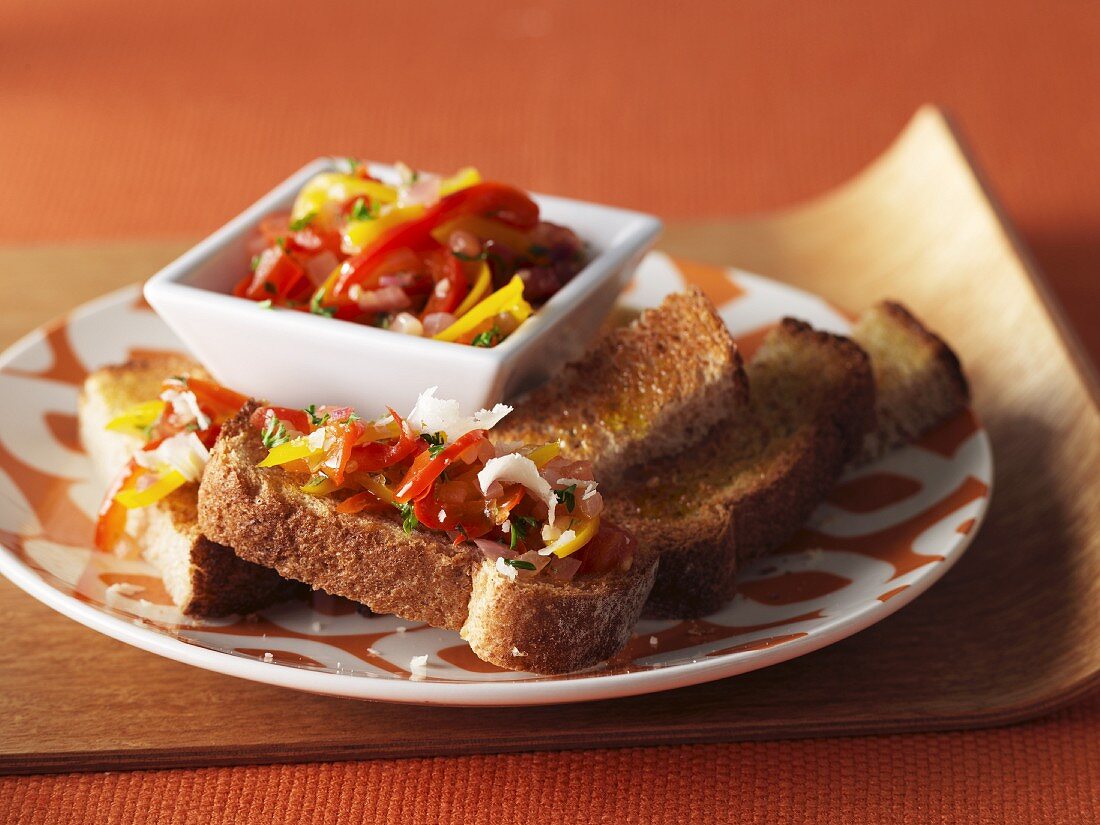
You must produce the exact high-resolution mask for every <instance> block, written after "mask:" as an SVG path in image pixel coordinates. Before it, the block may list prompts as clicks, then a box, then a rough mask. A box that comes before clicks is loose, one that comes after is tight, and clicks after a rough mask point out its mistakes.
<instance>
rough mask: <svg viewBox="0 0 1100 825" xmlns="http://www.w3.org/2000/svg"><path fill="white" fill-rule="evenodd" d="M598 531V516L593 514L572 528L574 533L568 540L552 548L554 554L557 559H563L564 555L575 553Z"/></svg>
mask: <svg viewBox="0 0 1100 825" xmlns="http://www.w3.org/2000/svg"><path fill="white" fill-rule="evenodd" d="M599 531H600V517H599V516H594V517H593V518H590V519H588V520H587V521H585V522H584V523H583V524H581V526H580V527H579V528H577V529H575V530H574V532H575V533H576V535H575V536H574V537H573V538H572V539H571V540H569V541H567V542H565V543H564V544H562V545H561V546H560V547H555V548H554V555H555V556H557V557H558V558H559V559H564V558H565V557H566V556H570V555H572V554H573V553H576V552H577V551H578V550H580V549H581V548H582V547H584V546H585V545H586V544H588V542H590V541H592V538H593V537H594V536H595V535H596V533H598V532H599Z"/></svg>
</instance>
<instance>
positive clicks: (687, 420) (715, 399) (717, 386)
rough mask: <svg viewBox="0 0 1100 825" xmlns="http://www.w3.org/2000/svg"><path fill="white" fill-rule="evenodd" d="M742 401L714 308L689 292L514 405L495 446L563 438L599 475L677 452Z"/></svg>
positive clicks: (611, 479)
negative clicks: (497, 444) (505, 443)
mask: <svg viewBox="0 0 1100 825" xmlns="http://www.w3.org/2000/svg"><path fill="white" fill-rule="evenodd" d="M747 397H748V387H747V384H746V381H745V374H744V371H743V369H742V366H741V357H740V355H739V354H738V352H737V347H736V345H735V344H734V342H733V339H732V338H731V337H730V334H729V332H728V330H727V329H726V326H725V324H724V323H723V322H722V319H721V318H719V317H718V313H717V312H716V311H715V309H714V305H713V304H711V302H710V301H709V300H708V299H707V298H706V296H704V295H703V293H702V292H701V291H700V290H698V289H696V288H692V289H690V290H688V291H687V292H681V293H676V294H673V295H670V296H668V297H667V298H665V300H664V301H663V302H662V304H661V305H660V306H659V307H657V308H655V309H649V310H646V311H645V312H643V313H642V315H641V317H639V318H638V319H636V320H635V321H634V322H633V323H631V324H630V325H628V326H626V327H622V328H619V329H614V330H612V331H611V332H609V333H608V334H607V335H605V336H604V337H603V338H602V339H600V341H599V342H598V343H597V344H596V345H595V346H594V347H592V348H591V349H590V350H589V351H588V353H587V354H586V355H585V356H584V357H583V358H582V359H581V360H580V361H577V362H575V363H572V364H569V365H567V366H566V367H565V368H564V369H563V370H562V372H561V373H560V374H559V375H558V376H557V377H555V378H554V379H553V380H551V381H550V382H549V383H548V384H545V385H543V386H542V387H541V388H539V389H537V390H535V391H534V392H533V393H532V394H531V395H529V396H528V397H527V398H525V399H523V400H522V401H521V402H520V403H517V404H516V407H515V410H514V411H513V412H512V413H511V414H510V415H509V416H508V417H507V418H506V419H504V421H502V422H501V423H500V424H499V425H497V427H496V428H495V430H494V432H493V438H494V440H496V441H499V442H523V443H538V442H548V441H555V440H556V441H560V442H561V445H562V452H563V453H564V454H565V455H567V456H569V457H570V458H572V459H574V460H586V461H591V462H592V463H593V469H594V473H595V476H596V478H598V479H600V480H601V482H602V483H604V484H612V483H615V482H616V481H617V480H618V479H619V478H620V477H622V475H623V474H624V472H625V471H626V470H627V469H628V468H630V467H632V466H635V465H638V464H644V463H646V462H648V461H652V460H655V459H658V458H661V457H664V456H668V455H674V454H676V453H679V452H681V451H683V450H684V449H685V448H687V447H688V446H689V445H691V444H693V443H695V442H696V441H698V440H699V439H700V438H702V437H703V436H704V435H705V434H706V433H707V432H708V431H710V430H711V429H712V428H713V427H715V426H717V425H718V424H719V423H721V422H722V421H723V420H724V419H725V418H726V417H727V415H728V414H729V412H730V411H731V409H732V407H734V406H736V405H737V404H738V403H739V402H741V403H743V402H744V401H745V399H747Z"/></svg>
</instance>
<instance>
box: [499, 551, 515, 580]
mask: <svg viewBox="0 0 1100 825" xmlns="http://www.w3.org/2000/svg"><path fill="white" fill-rule="evenodd" d="M497 572H498V573H500V575H502V576H504V578H506V579H511V580H512V581H515V580H516V568H514V567H512V565H510V564H505V563H504V556H497Z"/></svg>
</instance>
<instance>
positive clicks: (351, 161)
mask: <svg viewBox="0 0 1100 825" xmlns="http://www.w3.org/2000/svg"><path fill="white" fill-rule="evenodd" d="M344 163H346V164H347V165H348V172H349V173H350V174H354V173H355V170H356V169H358V168H359V158H344Z"/></svg>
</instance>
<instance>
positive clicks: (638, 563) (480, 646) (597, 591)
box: [199, 404, 657, 673]
mask: <svg viewBox="0 0 1100 825" xmlns="http://www.w3.org/2000/svg"><path fill="white" fill-rule="evenodd" d="M254 409H255V405H254V404H250V405H246V406H245V408H244V410H242V412H241V413H240V414H239V415H238V416H237V417H235V418H233V419H232V420H231V421H229V422H228V423H227V424H226V425H225V427H224V428H223V430H222V434H221V436H220V437H219V439H218V443H217V444H216V445H215V447H214V450H213V453H212V455H211V458H210V462H209V464H208V465H207V467H206V472H205V473H204V475H203V481H202V485H201V488H200V490H199V522H200V524H201V526H202V529H203V531H204V532H205V533H206V534H207V535H208V536H210V537H211V538H213V539H216V540H217V541H220V542H223V543H225V544H227V545H230V546H232V547H233V548H234V550H235V552H236V553H237V554H238V555H239V556H241V557H242V558H244V559H247V560H249V561H251V562H255V563H257V564H262V565H264V566H266V567H271V568H274V569H275V570H278V571H279V573H281V574H282V575H284V576H286V577H287V578H291V579H297V580H299V581H303V582H307V583H308V584H310V585H312V586H313V587H315V588H317V587H319V588H323V589H324V590H326V591H327V592H329V593H333V594H336V595H340V596H344V597H346V598H349V599H353V600H354V601H357V602H362V603H363V604H365V605H367V606H368V607H370V609H371V610H373V611H375V612H379V613H393V614H396V615H398V616H401V617H403V618H406V619H410V620H413V621H423V622H427V623H428V624H431V625H433V626H435V627H442V628H448V629H450V630H456V631H458V632H460V633H461V634H462V637H463V638H464V639H466V641H467V642H469V644H470V647H471V648H472V649H473V651H474V653H475V654H477V655H478V656H479V657H480V658H482V659H484V660H485V661H488V662H492V663H493V664H496V665H499V666H501V667H506V668H510V669H513V670H529V671H533V672H536V673H564V672H567V671H570V670H576V669H578V668H583V667H588V666H590V665H594V664H596V663H598V662H600V661H603V660H604V659H606V658H608V657H609V656H611V655H613V654H614V653H616V652H617V651H618V650H619V649H621V648H622V646H623V645H624V644H625V643H626V641H627V640H628V639H629V638H630V633H631V630H632V628H633V627H634V624H635V622H636V621H637V620H638V616H639V615H640V613H641V610H642V605H643V603H644V602H645V600H646V597H647V596H648V595H649V591H650V588H651V587H652V584H653V577H654V571H655V568H656V562H657V557H656V554H655V553H654V552H653V551H650V550H646V549H642V550H640V551H639V552H638V553H637V554H636V555H635V558H634V563H633V565H632V566H631V568H630V569H629V570H627V571H625V572H619V571H616V572H613V573H610V574H607V575H600V576H583V577H579V578H577V579H574V580H573V581H571V582H568V583H565V584H559V583H555V582H553V581H550V580H546V579H543V578H538V579H524V578H517V579H515V580H513V579H509V578H505V577H504V576H502V575H501V574H500V573H498V572H497V571H496V569H495V567H494V566H493V565H492V564H490V563H489V562H487V561H485V560H484V558H483V556H482V555H481V553H480V551H478V550H477V549H476V548H474V547H471V546H470V545H468V544H465V545H460V546H457V547H456V546H454V545H452V543H451V542H450V541H449V540H448V539H447V537H446V536H445V535H444V534H440V533H433V532H428V531H421V530H414V531H413V532H412V533H410V534H406V533H405V532H404V530H403V529H402V525H401V522H400V519H399V517H398V515H397V512H396V510H395V511H394V515H393V516H392V517H391V516H389V515H388V514H384V515H379V514H370V513H356V514H344V513H338V512H337V511H336V502H334V501H333V500H332V499H329V498H318V497H314V496H310V495H307V494H305V493H303V492H301V490H300V489H299V487H298V484H297V483H296V482H295V481H294V480H293V479H292V477H291V476H289V475H288V474H287V473H285V472H284V471H283V470H282V469H280V468H277V467H274V468H261V467H257V466H256V465H257V464H258V463H259V462H260V461H261V460H263V458H264V456H265V455H266V454H267V450H266V449H265V448H264V446H263V443H262V441H261V439H260V437H259V434H258V433H257V432H256V431H255V429H253V428H252V427H250V426H249V423H248V420H249V416H250V415H251V413H252V411H253V410H254Z"/></svg>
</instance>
